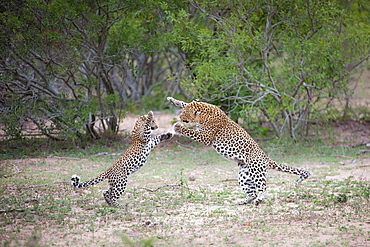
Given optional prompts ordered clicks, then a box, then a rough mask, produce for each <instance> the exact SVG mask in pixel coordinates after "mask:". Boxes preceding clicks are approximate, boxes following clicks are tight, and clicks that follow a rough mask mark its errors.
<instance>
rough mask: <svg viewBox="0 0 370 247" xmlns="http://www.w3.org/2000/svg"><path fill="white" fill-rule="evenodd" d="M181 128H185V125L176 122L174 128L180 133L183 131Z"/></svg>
mask: <svg viewBox="0 0 370 247" xmlns="http://www.w3.org/2000/svg"><path fill="white" fill-rule="evenodd" d="M181 128H183V125H182V124H181V123H179V122H177V123H175V124H174V125H173V129H174V130H175V132H176V133H178V134H180V133H181Z"/></svg>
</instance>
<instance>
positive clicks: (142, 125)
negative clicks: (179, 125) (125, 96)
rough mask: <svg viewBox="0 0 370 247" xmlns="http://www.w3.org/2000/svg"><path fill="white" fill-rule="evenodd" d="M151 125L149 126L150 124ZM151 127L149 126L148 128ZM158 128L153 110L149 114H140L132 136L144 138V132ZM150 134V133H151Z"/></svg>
mask: <svg viewBox="0 0 370 247" xmlns="http://www.w3.org/2000/svg"><path fill="white" fill-rule="evenodd" d="M148 125H149V126H148ZM148 127H149V128H148ZM156 129H158V125H157V122H156V121H155V119H154V114H153V112H152V111H150V112H148V114H147V115H143V116H140V117H139V118H138V119H137V120H136V122H135V126H134V128H133V129H132V133H131V136H132V138H133V139H134V138H136V139H139V140H144V134H145V132H146V131H148V130H149V131H152V130H156ZM149 134H150V133H149Z"/></svg>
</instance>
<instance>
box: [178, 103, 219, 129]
mask: <svg viewBox="0 0 370 247" xmlns="http://www.w3.org/2000/svg"><path fill="white" fill-rule="evenodd" d="M179 117H180V119H181V121H182V122H185V123H199V124H207V123H213V122H215V121H216V122H219V121H222V119H224V118H225V117H226V114H225V113H224V112H223V111H222V110H221V109H220V108H218V107H217V106H214V105H211V104H208V103H204V102H198V101H193V102H191V103H188V104H187V105H186V106H185V107H184V108H183V110H182V112H181V113H180V116H179Z"/></svg>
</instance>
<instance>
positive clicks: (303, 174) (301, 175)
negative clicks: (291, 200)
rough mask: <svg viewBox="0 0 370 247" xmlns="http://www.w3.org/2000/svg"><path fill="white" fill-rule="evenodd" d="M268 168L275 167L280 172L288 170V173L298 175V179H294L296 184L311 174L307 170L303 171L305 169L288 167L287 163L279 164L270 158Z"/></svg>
mask: <svg viewBox="0 0 370 247" xmlns="http://www.w3.org/2000/svg"><path fill="white" fill-rule="evenodd" d="M268 168H269V169H275V170H278V171H282V172H288V173H292V174H296V175H299V179H298V180H297V181H296V183H297V184H299V183H300V182H302V181H303V180H304V179H306V178H308V177H309V176H311V173H310V172H309V171H305V170H301V169H298V168H294V167H290V166H287V165H283V164H279V163H277V162H275V161H273V160H270V163H269V166H268Z"/></svg>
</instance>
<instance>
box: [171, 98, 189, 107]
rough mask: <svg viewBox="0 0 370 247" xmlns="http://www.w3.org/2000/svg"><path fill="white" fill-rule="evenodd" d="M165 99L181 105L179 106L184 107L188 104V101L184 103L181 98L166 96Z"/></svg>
mask: <svg viewBox="0 0 370 247" xmlns="http://www.w3.org/2000/svg"><path fill="white" fill-rule="evenodd" d="M167 100H168V101H169V102H170V103H171V104H173V105H175V106H178V107H181V108H185V107H186V106H187V105H188V103H186V102H184V101H181V100H177V99H175V98H172V97H167Z"/></svg>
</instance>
